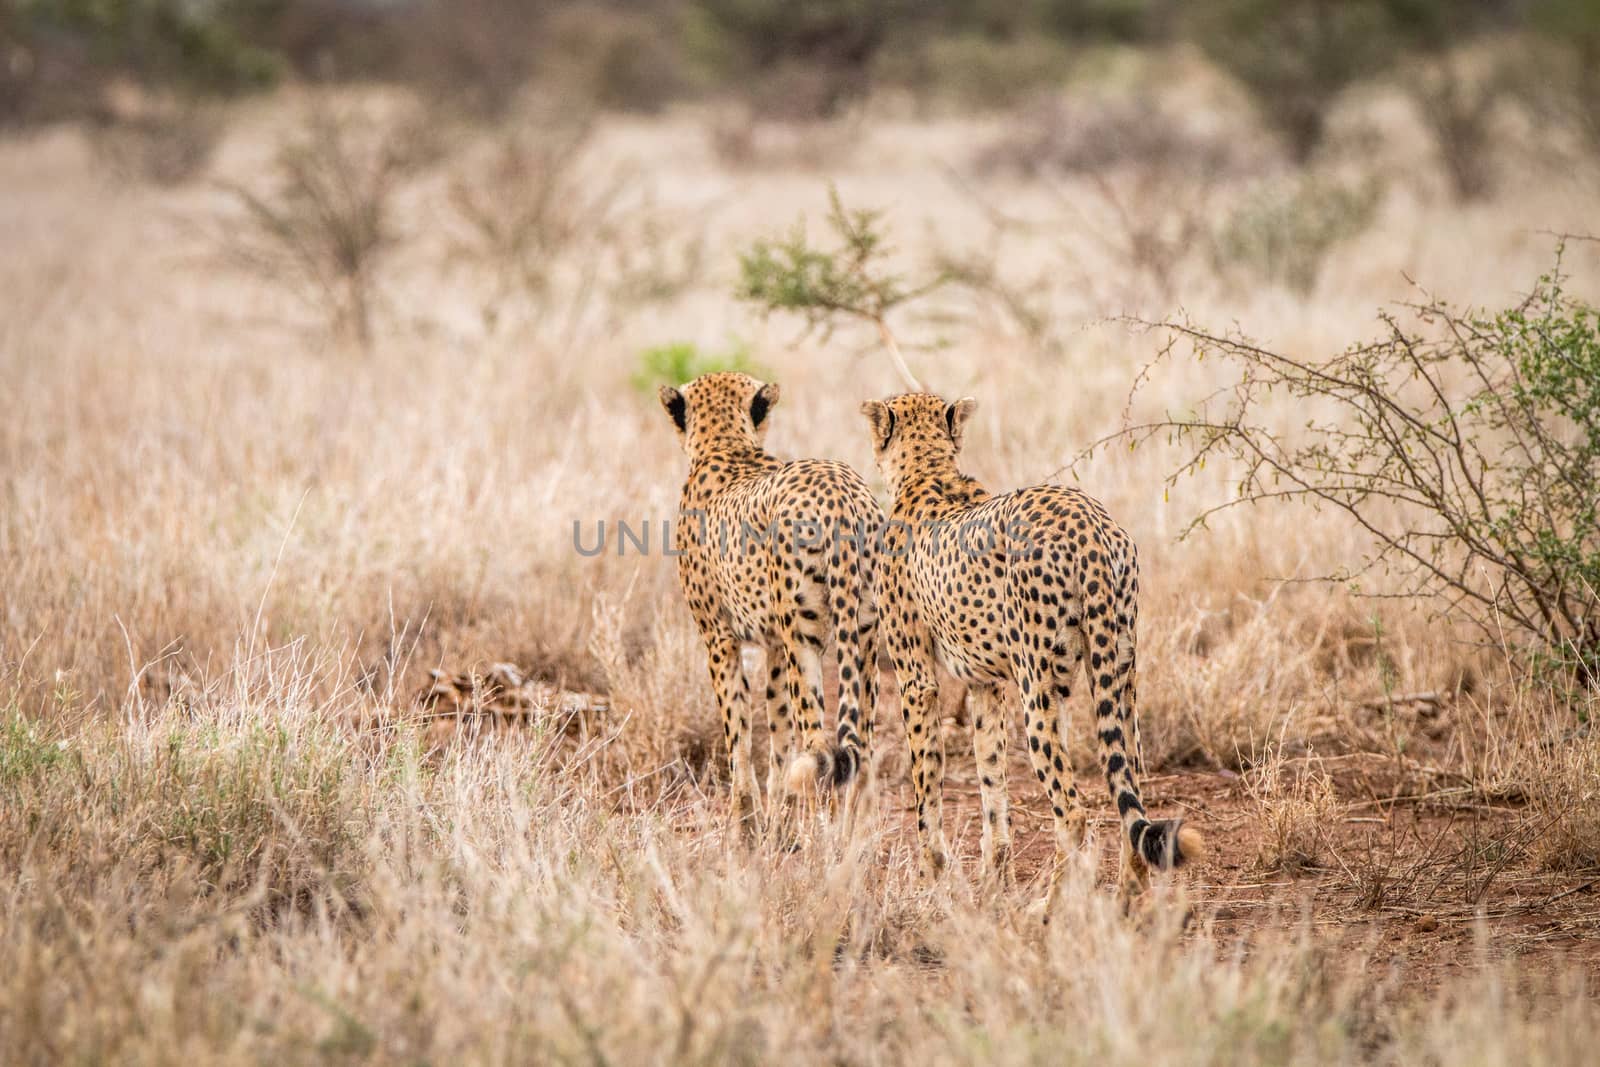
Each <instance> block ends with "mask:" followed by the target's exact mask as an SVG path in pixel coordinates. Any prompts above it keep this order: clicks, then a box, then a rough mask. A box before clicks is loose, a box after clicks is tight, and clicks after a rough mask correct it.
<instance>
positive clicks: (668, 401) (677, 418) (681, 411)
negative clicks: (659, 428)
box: [656, 385, 689, 433]
mask: <svg viewBox="0 0 1600 1067" xmlns="http://www.w3.org/2000/svg"><path fill="white" fill-rule="evenodd" d="M656 396H658V397H660V398H661V406H662V407H664V408H666V409H667V414H668V415H669V416H670V417H671V419H672V425H674V426H676V427H677V428H678V432H679V433H683V432H684V431H685V430H687V429H688V421H689V405H688V403H687V402H686V401H685V400H684V399H683V394H682V393H680V392H678V391H677V390H676V389H674V388H673V387H672V386H670V385H663V386H662V387H661V388H660V389H658V390H656Z"/></svg>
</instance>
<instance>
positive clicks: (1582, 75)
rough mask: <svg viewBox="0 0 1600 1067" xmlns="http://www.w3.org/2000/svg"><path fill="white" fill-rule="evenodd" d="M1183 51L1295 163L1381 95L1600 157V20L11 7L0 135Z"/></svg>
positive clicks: (694, 0) (1369, 0)
mask: <svg viewBox="0 0 1600 1067" xmlns="http://www.w3.org/2000/svg"><path fill="white" fill-rule="evenodd" d="M1485 43H1492V45H1493V47H1491V48H1487V49H1485V48H1481V47H1479V46H1481V45H1484V44H1485ZM1185 47H1187V48H1193V49H1197V50H1199V51H1201V52H1203V53H1204V54H1205V55H1206V56H1208V57H1209V58H1210V59H1211V60H1212V61H1213V62H1214V63H1215V64H1216V65H1217V66H1219V67H1220V68H1222V69H1223V70H1225V71H1226V72H1228V73H1229V74H1230V75H1232V76H1233V77H1234V78H1235V79H1237V81H1238V83H1239V85H1240V86H1242V87H1243V88H1244V89H1245V90H1246V91H1247V92H1248V93H1249V94H1250V96H1251V97H1252V98H1253V99H1254V101H1255V102H1256V104H1257V106H1258V107H1259V109H1260V111H1261V114H1262V117H1263V119H1264V121H1265V122H1266V123H1267V124H1268V125H1269V126H1270V127H1271V128H1272V129H1273V130H1274V131H1276V133H1277V134H1278V135H1279V136H1280V137H1281V138H1282V140H1283V143H1284V145H1285V148H1286V150H1287V151H1288V152H1289V153H1290V154H1291V155H1292V156H1293V158H1295V159H1298V160H1304V159H1306V158H1308V157H1309V156H1310V155H1311V154H1312V153H1314V152H1315V151H1316V150H1317V148H1318V145H1319V144H1320V142H1321V141H1322V140H1323V138H1324V136H1325V132H1326V119H1327V115H1328V110H1329V105H1330V103H1331V102H1332V101H1333V99H1334V98H1335V97H1336V96H1338V95H1339V94H1340V93H1342V92H1344V91H1345V90H1346V89H1347V88H1349V87H1350V86H1352V85H1353V84H1355V83H1357V82H1359V81H1362V80H1364V79H1370V78H1380V77H1387V78H1393V79H1399V80H1402V81H1405V82H1406V83H1407V85H1408V87H1409V88H1410V89H1411V90H1412V91H1413V92H1414V93H1415V94H1416V95H1417V97H1418V99H1419V101H1420V102H1421V103H1422V105H1423V110H1424V111H1425V113H1426V115H1427V118H1428V121H1429V123H1430V125H1431V126H1432V127H1434V129H1435V131H1436V133H1437V134H1438V136H1439V137H1440V139H1441V140H1442V141H1450V142H1453V143H1456V144H1458V145H1459V144H1462V143H1465V142H1469V141H1470V140H1471V139H1472V138H1473V137H1474V136H1477V135H1478V130H1477V129H1476V128H1475V124H1476V126H1477V127H1481V126H1482V124H1483V114H1484V113H1485V112H1486V111H1487V109H1488V106H1489V104H1488V102H1489V101H1490V100H1492V99H1493V98H1494V97H1495V96H1497V95H1499V94H1502V93H1511V92H1516V93H1519V94H1520V95H1521V96H1522V97H1523V98H1524V99H1526V100H1529V101H1532V102H1534V103H1536V104H1537V107H1538V108H1539V110H1540V112H1541V113H1544V114H1550V115H1557V114H1559V115H1560V116H1561V117H1563V118H1564V119H1568V120H1571V121H1574V122H1575V123H1577V124H1578V125H1579V126H1581V128H1582V130H1583V133H1584V136H1586V137H1588V138H1589V139H1590V140H1591V142H1592V143H1593V144H1594V146H1596V147H1597V148H1600V0H1188V2H1182V3H1180V2H1178V0H961V2H958V0H929V2H913V0H810V2H807V3H804V4H801V3H794V2H792V0H609V2H607V0H0V122H4V123H7V124H33V123H41V122H49V121H53V120H59V119H63V118H87V119H92V120H105V119H107V118H108V116H111V115H112V114H113V113H114V111H115V106H114V103H113V94H114V93H115V92H116V91H117V90H118V89H123V90H126V89H127V88H128V87H130V86H132V87H137V88H139V89H141V90H145V91H155V92H160V93H162V94H167V95H169V96H172V97H180V98H184V99H187V100H191V101H192V100H193V99H196V98H214V97H225V96H230V95H237V94H242V93H248V92H252V91H256V90H260V89H264V88H267V87H270V86H272V85H274V84H278V83H281V82H283V81H285V80H289V79H310V80H316V81H319V82H330V81H361V82H373V81H377V82H395V83H405V84H410V85H415V86H418V87H419V88H422V89H425V90H426V91H428V92H429V93H430V94H432V95H434V96H437V97H442V98H448V99H449V100H450V101H451V102H452V103H453V104H454V105H456V106H458V107H460V108H461V109H462V110H463V111H466V112H468V113H476V114H481V115H494V114H496V113H498V112H501V111H503V110H504V109H505V108H506V107H508V106H509V104H510V103H511V102H512V101H513V100H514V99H515V98H516V96H517V95H518V93H519V92H520V91H521V90H522V89H524V88H525V87H526V86H527V85H529V84H530V83H532V82H544V83H551V82H555V83H559V84H560V85H561V86H562V87H563V90H564V91H566V92H569V93H573V94H578V97H577V98H580V99H582V100H583V101H584V102H586V103H592V104H594V105H597V106H599V107H603V108H609V109H619V110H632V111H653V110H657V109H659V108H661V107H663V106H665V105H667V104H669V103H672V102H674V101H678V100H683V99H689V98H698V99H704V98H707V97H727V96H734V97H737V98H738V99H740V100H741V101H743V102H745V103H747V104H748V105H749V106H750V107H751V108H753V109H754V110H755V111H756V112H757V113H759V114H762V115H765V116H771V117H801V118H804V117H826V116H830V115H834V114H837V113H839V112H840V111H841V110H844V109H846V108H848V107H849V106H850V105H851V104H852V103H853V102H854V101H857V100H860V99H861V98H863V97H864V96H865V95H866V94H868V93H869V92H872V91H878V90H886V89H887V90H901V91H904V92H905V93H907V94H909V95H910V96H911V97H913V98H914V99H917V100H919V101H924V102H937V103H940V104H943V105H947V106H948V105H954V106H971V107H990V106H997V105H1005V104H1009V103H1012V102H1015V101H1017V100H1018V99H1019V98H1021V97H1024V96H1026V95H1028V94H1030V93H1033V92H1036V91H1038V90H1040V89H1044V88H1049V87H1051V86H1052V85H1054V86H1059V85H1060V84H1062V83H1064V82H1065V81H1066V80H1067V79H1068V78H1069V77H1071V76H1072V75H1073V74H1074V72H1076V71H1079V70H1081V69H1083V68H1084V67H1085V65H1093V64H1094V63H1096V62H1097V61H1098V60H1099V59H1103V57H1104V56H1105V54H1106V53H1107V52H1108V51H1115V50H1118V49H1130V48H1132V49H1154V50H1161V49H1171V48H1185ZM1454 178H1455V181H1456V183H1457V186H1458V188H1459V189H1460V190H1461V191H1463V192H1467V193H1469V194H1470V193H1471V192H1472V191H1473V190H1474V189H1475V187H1476V186H1477V184H1479V183H1480V182H1481V176H1480V175H1476V174H1474V173H1471V172H1470V165H1468V166H1467V167H1466V168H1464V169H1462V171H1461V172H1460V173H1457V174H1455V175H1454Z"/></svg>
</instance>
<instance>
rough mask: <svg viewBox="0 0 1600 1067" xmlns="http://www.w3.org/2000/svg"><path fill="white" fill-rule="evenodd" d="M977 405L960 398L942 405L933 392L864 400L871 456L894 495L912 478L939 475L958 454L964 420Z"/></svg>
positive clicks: (942, 402)
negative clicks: (933, 472) (929, 473)
mask: <svg viewBox="0 0 1600 1067" xmlns="http://www.w3.org/2000/svg"><path fill="white" fill-rule="evenodd" d="M977 406H978V402H977V401H976V400H973V399H972V398H971V397H963V398H962V399H960V400H957V401H956V402H955V403H954V404H946V403H945V402H944V400H943V399H941V398H940V397H937V396H935V395H934V394H932V393H902V394H901V395H899V396H892V397H890V398H889V399H887V400H868V401H867V402H866V403H865V404H862V405H861V413H862V414H863V415H865V416H866V417H867V422H868V423H870V424H871V426H872V454H873V458H874V459H876V460H877V461H878V470H880V471H882V472H883V477H884V480H885V481H887V482H888V483H889V487H890V488H891V489H892V490H894V492H895V493H896V494H898V493H899V492H900V487H901V485H902V484H903V483H904V482H905V480H906V478H907V477H908V476H910V475H913V474H915V473H917V472H918V471H919V470H925V469H937V472H938V473H940V474H943V473H946V468H948V467H949V466H950V465H952V464H953V463H954V462H955V458H956V455H957V454H958V453H959V452H960V451H961V442H962V438H963V437H964V436H965V433H966V426H967V419H968V418H969V417H971V415H972V412H973V411H974V410H975V409H976V408H977Z"/></svg>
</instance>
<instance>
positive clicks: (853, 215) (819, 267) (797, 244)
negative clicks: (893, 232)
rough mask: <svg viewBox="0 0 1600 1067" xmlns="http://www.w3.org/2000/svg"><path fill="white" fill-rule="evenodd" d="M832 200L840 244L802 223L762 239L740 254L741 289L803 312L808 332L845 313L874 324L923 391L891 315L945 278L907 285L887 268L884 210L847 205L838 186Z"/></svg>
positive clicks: (755, 298) (757, 299)
mask: <svg viewBox="0 0 1600 1067" xmlns="http://www.w3.org/2000/svg"><path fill="white" fill-rule="evenodd" d="M828 204H829V210H828V226H829V228H830V229H832V230H833V232H834V235H835V236H836V237H837V238H838V239H839V242H840V243H839V245H838V247H836V248H834V249H832V250H822V249H818V248H814V247H813V246H812V245H811V244H810V243H809V242H808V241H807V239H806V232H805V226H804V224H803V223H802V224H801V225H799V226H796V227H795V229H794V231H793V232H792V233H791V234H790V235H789V237H787V238H784V239H782V240H778V241H769V240H760V241H757V242H756V243H755V244H754V245H753V246H752V247H751V249H750V250H749V251H748V252H745V253H744V254H742V255H741V256H740V257H739V287H738V289H737V290H736V293H737V295H738V297H739V298H740V299H741V300H748V301H750V302H751V303H754V304H758V305H760V306H761V307H762V308H763V309H764V310H765V311H767V312H768V313H771V312H773V311H788V312H792V313H795V314H798V315H799V316H801V318H802V319H803V320H804V322H805V326H806V330H807V331H808V332H812V331H821V332H822V333H824V334H827V333H828V332H829V331H831V330H832V329H833V327H834V326H835V325H836V324H837V323H838V322H839V321H840V320H841V319H856V320H860V321H865V322H868V323H871V324H872V325H873V326H874V327H875V328H876V329H877V332H878V337H879V340H880V341H881V342H882V343H883V346H884V349H885V350H886V351H887V352H888V354H889V359H890V361H891V362H893V364H894V367H895V370H896V372H897V373H898V374H899V375H900V378H901V380H902V381H903V382H905V383H906V386H907V387H908V388H909V389H911V390H913V391H920V390H921V388H922V387H921V385H920V384H919V383H918V382H917V378H916V376H915V375H914V374H912V373H911V368H910V367H909V366H907V365H906V361H905V357H904V356H903V355H902V354H901V352H900V344H899V341H897V340H896V338H895V335H894V332H893V331H892V330H890V329H889V321H888V316H889V313H890V312H891V311H893V310H894V309H895V308H897V307H900V306H902V305H904V304H906V303H908V302H909V301H912V300H915V299H917V298H918V297H920V296H923V295H925V294H927V293H929V292H931V291H932V290H934V289H936V288H937V287H939V286H940V285H942V284H943V283H944V281H945V279H944V278H943V277H939V276H936V277H934V278H933V279H931V280H929V281H926V282H923V283H921V284H918V285H907V284H906V283H905V282H904V280H903V279H901V278H900V277H899V276H898V275H896V274H894V273H892V272H890V270H889V269H888V265H887V260H888V258H889V256H890V249H889V246H888V244H887V239H886V237H885V235H884V234H883V232H882V230H881V229H880V228H879V219H880V215H879V213H877V212H874V211H847V210H845V207H844V204H843V202H842V201H841V200H840V199H839V192H838V190H837V189H833V188H830V189H829V190H828Z"/></svg>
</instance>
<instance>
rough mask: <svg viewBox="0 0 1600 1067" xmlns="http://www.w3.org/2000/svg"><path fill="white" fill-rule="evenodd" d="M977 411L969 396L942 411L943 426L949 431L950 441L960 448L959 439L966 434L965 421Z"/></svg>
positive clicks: (975, 404)
mask: <svg viewBox="0 0 1600 1067" xmlns="http://www.w3.org/2000/svg"><path fill="white" fill-rule="evenodd" d="M977 409H978V402H977V401H976V400H974V399H972V398H971V397H970V396H964V397H962V398H961V399H960V400H957V401H956V402H955V403H954V404H951V405H950V406H949V407H947V408H945V409H944V424H945V427H946V428H947V429H948V430H949V431H950V440H952V441H954V442H955V443H956V447H957V448H960V447H961V438H962V436H963V435H964V434H965V432H966V426H967V419H969V418H970V417H971V416H972V413H973V412H974V411H976V410H977Z"/></svg>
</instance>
